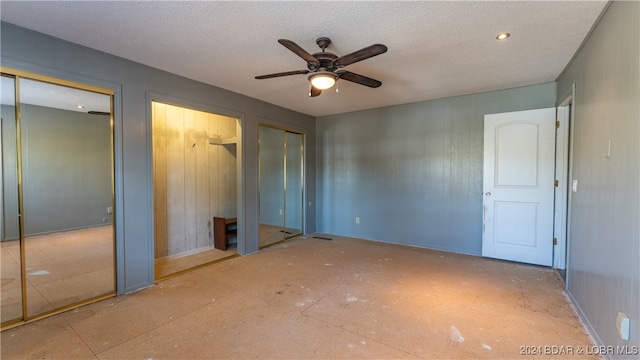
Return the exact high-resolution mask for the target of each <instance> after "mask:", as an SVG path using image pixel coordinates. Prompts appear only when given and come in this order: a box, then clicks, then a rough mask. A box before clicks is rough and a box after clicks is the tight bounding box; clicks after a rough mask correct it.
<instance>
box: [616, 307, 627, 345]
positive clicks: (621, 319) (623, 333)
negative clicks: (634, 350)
mask: <svg viewBox="0 0 640 360" xmlns="http://www.w3.org/2000/svg"><path fill="white" fill-rule="evenodd" d="M616 327H617V328H618V334H620V338H621V339H622V340H627V341H629V327H630V326H629V317H628V316H627V314H625V313H621V312H619V313H618V317H617V318H616Z"/></svg>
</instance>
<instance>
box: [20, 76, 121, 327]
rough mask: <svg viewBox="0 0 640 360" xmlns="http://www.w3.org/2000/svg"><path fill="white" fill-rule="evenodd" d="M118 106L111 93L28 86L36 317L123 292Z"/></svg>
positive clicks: (31, 307)
mask: <svg viewBox="0 0 640 360" xmlns="http://www.w3.org/2000/svg"><path fill="white" fill-rule="evenodd" d="M56 94H57V95H58V96H56ZM43 95H44V97H45V98H46V100H42V101H41V100H40V99H42V97H43ZM81 99H82V100H81ZM47 101H50V103H47ZM80 101H82V103H80ZM81 107H84V108H81ZM89 107H90V108H89ZM110 109H111V98H110V96H108V95H104V94H97V93H92V92H88V91H84V90H79V89H74V88H69V87H65V86H60V85H54V84H49V83H45V82H41V81H36V80H29V79H23V80H21V81H20V143H21V153H22V162H21V165H22V166H21V174H22V205H23V206H22V214H23V217H22V218H23V221H24V224H23V229H22V230H23V238H24V261H25V269H26V277H25V278H26V281H27V284H26V285H27V286H26V294H27V316H28V317H33V316H35V315H39V314H42V313H46V312H50V311H53V310H56V309H60V308H64V307H67V306H70V305H72V304H75V303H80V302H82V301H86V300H89V299H92V298H96V297H99V296H101V295H105V294H110V293H114V291H115V277H114V265H115V260H114V231H113V161H112V133H111V116H110ZM87 111H92V112H97V113H96V114H90V113H88V112H87Z"/></svg>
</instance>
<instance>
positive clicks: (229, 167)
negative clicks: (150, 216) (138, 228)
mask: <svg viewBox="0 0 640 360" xmlns="http://www.w3.org/2000/svg"><path fill="white" fill-rule="evenodd" d="M235 136H236V119H234V118H231V117H227V116H222V115H216V114H211V113H206V112H202V111H197V110H192V109H187V108H182V107H178V106H173V105H167V104H162V103H158V102H153V184H154V230H155V257H156V259H157V258H162V257H166V256H171V255H176V254H181V253H187V252H192V251H195V250H197V249H202V248H206V247H209V246H212V245H213V239H212V231H213V228H212V227H213V225H212V223H211V222H212V218H213V217H214V216H220V217H236V166H237V165H236V145H235V144H226V145H221V144H210V141H209V139H218V140H222V139H230V138H235Z"/></svg>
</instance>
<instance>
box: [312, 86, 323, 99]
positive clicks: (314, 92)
mask: <svg viewBox="0 0 640 360" xmlns="http://www.w3.org/2000/svg"><path fill="white" fill-rule="evenodd" d="M320 94H322V90H320V89H316V88H315V87H313V86H311V87H310V88H309V97H316V96H318V95H320Z"/></svg>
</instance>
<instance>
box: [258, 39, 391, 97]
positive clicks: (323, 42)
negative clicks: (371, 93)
mask: <svg viewBox="0 0 640 360" xmlns="http://www.w3.org/2000/svg"><path fill="white" fill-rule="evenodd" d="M278 42H279V43H280V44H282V45H284V47H286V48H287V49H289V50H291V51H292V52H293V53H294V54H296V55H298V56H300V57H301V58H302V59H303V60H305V61H306V62H307V69H308V70H294V71H286V72H281V73H275V74H269V75H260V76H256V79H271V78H275V77H280V76H289V75H305V74H309V73H311V75H309V96H311V97H315V96H318V95H320V94H321V93H322V90H326V89H329V88H331V87H332V86H333V85H334V84H335V83H336V81H338V79H344V80H347V81H351V82H354V83H356V84H360V85H364V86H368V87H371V88H377V87H379V86H380V85H382V83H381V82H380V81H378V80H375V79H372V78H369V77H366V76H364V75H360V74H356V73H353V72H351V71H347V70H342V68H343V67H345V66H347V65H351V64H353V63H356V62H358V61H362V60H365V59H368V58H370V57H373V56H376V55H380V54H384V53H385V52H387V47H386V46H385V45H382V44H374V45H371V46H367V47H366V48H364V49H360V50H358V51H356V52H352V53H351V54H347V55H344V56H340V57H338V56H336V55H335V54H332V53H330V52H326V51H325V49H326V48H327V46H329V44H331V39H329V38H326V37H321V38H318V39H317V40H316V44H318V46H319V47H320V49H322V51H321V52H317V53H315V54H313V55H312V54H309V53H308V52H306V51H305V50H304V49H303V48H301V47H300V46H299V45H298V44H296V43H294V42H293V41H291V40H287V39H280V40H278Z"/></svg>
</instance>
